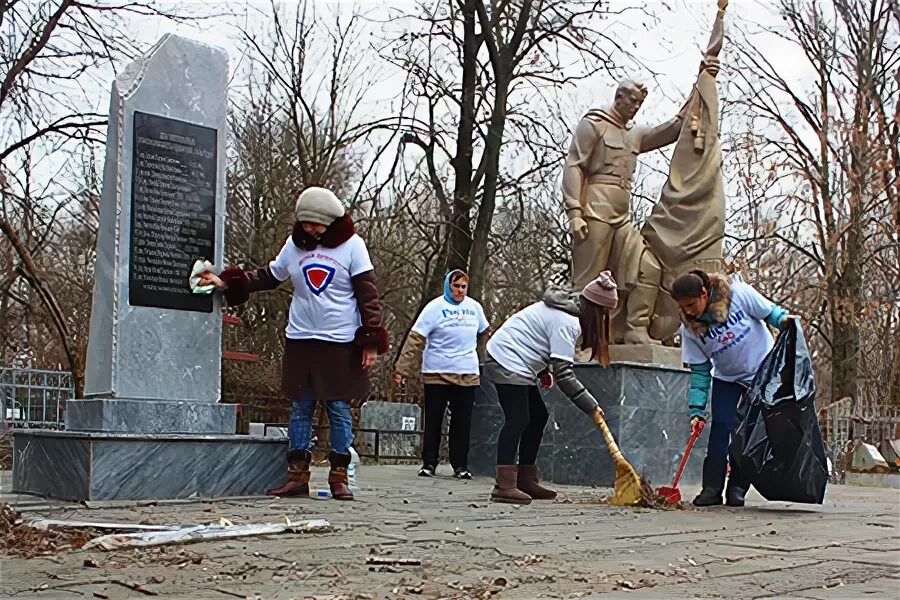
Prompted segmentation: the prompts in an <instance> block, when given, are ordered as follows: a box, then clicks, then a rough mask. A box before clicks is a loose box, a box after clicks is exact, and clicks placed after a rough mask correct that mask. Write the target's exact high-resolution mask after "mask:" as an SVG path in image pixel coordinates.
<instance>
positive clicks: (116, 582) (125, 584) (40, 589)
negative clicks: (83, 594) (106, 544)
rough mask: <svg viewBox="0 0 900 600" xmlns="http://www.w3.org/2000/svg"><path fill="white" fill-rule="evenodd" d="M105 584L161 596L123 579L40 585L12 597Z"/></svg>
mask: <svg viewBox="0 0 900 600" xmlns="http://www.w3.org/2000/svg"><path fill="white" fill-rule="evenodd" d="M104 584H113V585H120V586H122V587H126V588H128V589H129V590H131V591H133V592H138V593H140V594H144V595H145V596H159V594H158V593H157V592H154V591H153V590H148V589H147V588H145V587H144V586H142V585H141V584H139V583H128V582H126V581H122V580H121V579H85V580H84V581H67V582H66V583H60V584H57V585H47V584H46V583H45V584H43V585H39V586H37V587H33V588H28V589H24V590H19V591H18V592H15V593H13V594H12V595H13V596H15V595H18V594H21V593H23V592H43V591H46V590H61V589H65V588H72V587H79V586H83V585H104Z"/></svg>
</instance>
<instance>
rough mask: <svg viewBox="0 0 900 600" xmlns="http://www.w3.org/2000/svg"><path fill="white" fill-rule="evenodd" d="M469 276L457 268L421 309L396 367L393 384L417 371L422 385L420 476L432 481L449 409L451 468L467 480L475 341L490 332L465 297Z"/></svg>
mask: <svg viewBox="0 0 900 600" xmlns="http://www.w3.org/2000/svg"><path fill="white" fill-rule="evenodd" d="M468 288H469V276H468V275H466V273H465V272H464V271H461V270H459V269H455V270H453V271H450V272H449V273H447V276H446V277H445V278H444V294H443V295H442V296H440V297H438V298H435V299H434V300H432V301H431V302H429V303H428V304H426V305H425V308H423V309H422V312H421V313H420V314H419V317H418V319H416V322H415V324H414V325H413V327H412V330H411V331H410V333H409V336H408V337H407V338H406V342H405V343H404V344H403V349H402V350H401V352H400V356H399V358H398V359H397V364H396V365H395V370H396V373H395V375H394V380H395V381H396V383H397V384H398V385H400V384H401V383H402V382H403V380H404V378H405V377H408V376H410V375H411V374H412V373H413V372H414V371H416V370H418V368H419V367H421V372H422V378H423V380H424V383H425V403H424V412H425V427H424V434H423V439H422V468H421V469H419V475H420V476H421V477H434V475H435V472H436V470H437V465H438V452H439V450H440V446H441V428H442V425H443V421H444V413H445V412H446V410H447V405H448V404H449V406H450V439H449V445H450V465H451V466H452V467H453V476H454V477H456V478H457V479H471V478H472V474H471V473H470V472H469V431H470V429H471V423H472V405H473V403H474V400H475V388H477V387H478V385H479V383H480V381H479V375H478V352H477V346H478V338H479V336H481V335H483V334H485V333H486V332H487V330H488V321H487V319H486V318H485V316H484V309H482V307H481V304H479V303H478V302H477V301H475V300H473V299H472V298H469V297H467V296H466V292H467V291H468Z"/></svg>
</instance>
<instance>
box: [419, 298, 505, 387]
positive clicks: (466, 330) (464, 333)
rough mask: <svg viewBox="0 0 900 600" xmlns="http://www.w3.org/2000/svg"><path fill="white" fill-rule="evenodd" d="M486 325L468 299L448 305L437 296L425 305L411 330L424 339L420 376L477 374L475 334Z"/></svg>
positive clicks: (480, 314)
mask: <svg viewBox="0 0 900 600" xmlns="http://www.w3.org/2000/svg"><path fill="white" fill-rule="evenodd" d="M488 326H489V323H488V321H487V318H486V317H485V316H484V309H483V308H482V307H481V304H479V303H478V302H477V301H475V300H473V299H472V298H465V299H464V300H463V301H462V302H460V303H459V304H452V303H450V302H447V299H446V298H444V297H443V296H441V297H439V298H435V299H434V300H432V301H431V302H429V303H428V304H426V305H425V308H423V309H422V312H421V313H420V314H419V318H418V319H416V322H415V324H414V325H413V328H412V329H413V331H415V332H416V333H418V334H419V335H421V336H422V337H424V338H425V351H424V352H423V353H422V373H453V374H457V375H478V352H477V346H478V334H480V333H483V332H484V331H485V330H486V329H487V328H488Z"/></svg>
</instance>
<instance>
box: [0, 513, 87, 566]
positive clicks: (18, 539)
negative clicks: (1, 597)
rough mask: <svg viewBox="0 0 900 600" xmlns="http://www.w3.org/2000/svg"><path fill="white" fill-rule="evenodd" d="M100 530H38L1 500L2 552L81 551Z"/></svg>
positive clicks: (31, 555)
mask: <svg viewBox="0 0 900 600" xmlns="http://www.w3.org/2000/svg"><path fill="white" fill-rule="evenodd" d="M97 535H100V532H99V531H97V530H94V529H91V528H83V529H75V530H73V529H39V528H37V527H34V526H32V524H31V523H29V522H27V521H26V520H25V519H24V518H23V517H22V515H20V514H19V513H18V512H16V511H15V510H14V509H13V508H12V507H11V506H10V505H9V504H6V503H0V553H2V554H6V555H10V556H21V557H23V558H36V557H52V556H53V555H55V554H60V553H62V552H68V551H71V550H78V549H80V548H82V547H84V545H85V544H87V543H88V542H89V541H90V540H91V539H92V538H94V537H96V536H97Z"/></svg>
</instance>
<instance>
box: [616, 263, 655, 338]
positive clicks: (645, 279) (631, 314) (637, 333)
mask: <svg viewBox="0 0 900 600" xmlns="http://www.w3.org/2000/svg"><path fill="white" fill-rule="evenodd" d="M661 278H662V270H661V269H660V265H659V261H658V260H657V259H656V257H655V256H653V254H652V253H650V252H647V251H645V252H644V253H643V255H642V256H641V267H640V274H639V275H638V283H637V285H635V286H634V288H633V289H632V290H631V291H630V292H629V293H628V299H627V300H626V304H625V307H626V310H627V316H626V318H625V332H624V334H623V336H622V339H623V341H624V342H625V343H626V344H660V343H661V342H660V341H659V340H654V339H653V338H651V337H650V333H649V331H650V319H651V318H652V317H653V311H654V309H655V308H656V298H657V296H658V295H659V284H660V281H661Z"/></svg>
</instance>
